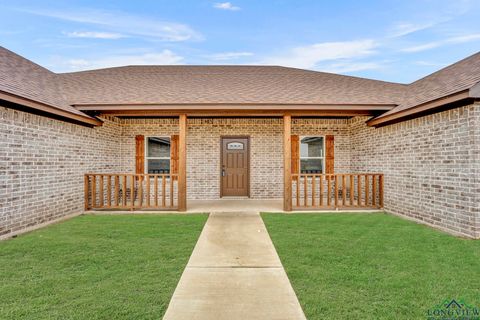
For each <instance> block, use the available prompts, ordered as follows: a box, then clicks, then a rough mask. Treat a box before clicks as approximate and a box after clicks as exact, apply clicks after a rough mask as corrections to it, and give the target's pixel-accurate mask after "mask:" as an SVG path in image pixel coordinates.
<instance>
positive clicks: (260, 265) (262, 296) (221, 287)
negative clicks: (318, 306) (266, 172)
mask: <svg viewBox="0 0 480 320" xmlns="http://www.w3.org/2000/svg"><path fill="white" fill-rule="evenodd" d="M164 319H166V320H182V319H188V320H203V319H208V320H216V319H228V320H236V319H241V320H247V319H248V320H256V319H261V320H270V319H306V318H305V315H304V314H303V311H302V308H301V307H300V304H299V302H298V300H297V297H296V295H295V292H294V291H293V289H292V286H291V285H290V282H289V280H288V278H287V275H286V273H285V270H284V269H283V266H282V264H281V262H280V259H279V257H278V255H277V252H276V251H275V248H274V246H273V243H272V241H271V240H270V237H269V235H268V233H267V230H266V228H265V225H264V224H263V220H262V218H261V217H260V215H259V214H258V213H243V212H242V213H212V214H210V217H209V218H208V220H207V223H206V224H205V227H204V229H203V231H202V233H201V235H200V238H199V239H198V242H197V245H196V246H195V249H194V250H193V253H192V256H191V257H190V260H189V262H188V264H187V267H186V268H185V270H184V272H183V275H182V277H181V279H180V281H179V283H178V285H177V288H176V289H175V293H174V294H173V297H172V300H171V301H170V304H169V306H168V309H167V312H166V314H165V317H164Z"/></svg>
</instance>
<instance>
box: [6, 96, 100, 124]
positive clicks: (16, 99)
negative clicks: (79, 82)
mask: <svg viewBox="0 0 480 320" xmlns="http://www.w3.org/2000/svg"><path fill="white" fill-rule="evenodd" d="M0 99H1V100H5V101H8V102H11V103H14V104H18V105H22V106H25V107H28V108H32V109H35V110H38V111H41V112H45V113H49V114H52V115H55V116H58V117H61V118H66V119H70V120H74V121H78V122H81V123H83V124H88V125H92V126H101V125H102V124H103V122H102V121H100V120H98V119H95V118H91V117H89V116H87V115H84V116H83V115H80V114H75V113H71V112H68V111H65V110H62V109H59V108H56V107H53V106H50V105H48V104H45V103H41V102H38V101H35V100H31V99H28V98H23V97H20V96H17V95H14V94H11V93H8V92H4V91H0Z"/></svg>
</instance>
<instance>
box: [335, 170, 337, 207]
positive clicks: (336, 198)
mask: <svg viewBox="0 0 480 320" xmlns="http://www.w3.org/2000/svg"><path fill="white" fill-rule="evenodd" d="M337 207H338V175H335V208H337Z"/></svg>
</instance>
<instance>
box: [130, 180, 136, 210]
mask: <svg viewBox="0 0 480 320" xmlns="http://www.w3.org/2000/svg"><path fill="white" fill-rule="evenodd" d="M133 208H135V175H134V174H132V175H131V176H130V209H131V210H133Z"/></svg>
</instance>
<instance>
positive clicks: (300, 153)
mask: <svg viewBox="0 0 480 320" xmlns="http://www.w3.org/2000/svg"><path fill="white" fill-rule="evenodd" d="M303 138H323V157H302V139H303ZM298 149H299V150H298V172H299V173H300V174H302V160H308V159H322V172H321V173H320V174H325V154H326V152H327V150H326V149H325V136H319V135H315V136H300V137H299V140H298ZM305 174H307V173H305Z"/></svg>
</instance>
